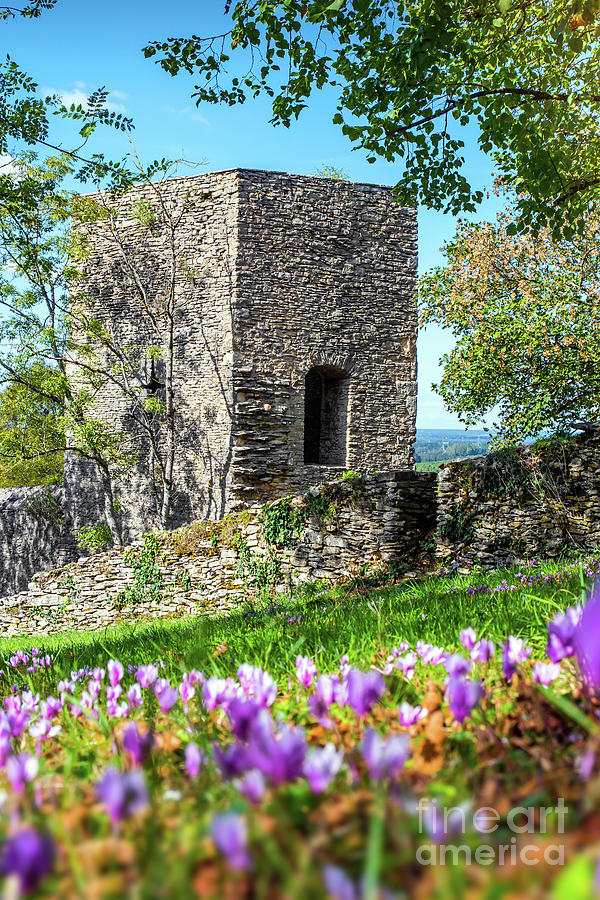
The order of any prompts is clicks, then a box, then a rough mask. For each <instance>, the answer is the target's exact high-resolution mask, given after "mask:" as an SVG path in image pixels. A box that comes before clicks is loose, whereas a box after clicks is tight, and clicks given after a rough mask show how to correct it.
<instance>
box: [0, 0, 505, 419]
mask: <svg viewBox="0 0 600 900" xmlns="http://www.w3.org/2000/svg"><path fill="white" fill-rule="evenodd" d="M223 8H224V2H223V0H198V2H191V0H175V2H172V3H170V4H169V3H165V2H164V0H161V2H158V0H146V2H143V0H121V2H117V0H104V2H103V3H101V4H97V3H90V2H89V0H87V2H86V0H83V2H81V0H79V2H75V0H59V2H58V4H57V6H56V8H55V9H54V10H52V11H50V12H48V13H46V14H44V15H42V17H41V18H40V19H37V20H33V21H24V20H15V21H12V22H11V21H9V22H7V23H5V24H2V25H1V26H0V27H1V28H2V33H3V35H4V48H5V49H6V52H8V53H10V55H11V57H12V58H13V59H15V60H16V61H17V62H18V63H19V65H20V66H21V67H22V68H24V69H25V70H26V71H27V72H28V73H29V74H30V75H31V76H32V77H33V78H34V79H35V80H36V81H37V82H38V84H39V85H40V90H41V91H42V92H44V93H48V92H58V93H61V94H62V95H63V96H64V99H65V100H67V101H68V102H73V101H74V102H78V101H79V100H81V99H83V98H84V97H85V96H86V94H88V93H91V91H92V90H94V89H95V88H97V87H100V86H102V85H104V86H106V87H107V88H108V89H110V91H111V98H110V102H111V104H112V106H113V108H114V109H116V110H118V111H121V112H124V113H126V114H127V115H129V116H132V117H133V119H134V123H135V131H134V133H133V139H134V142H135V146H136V149H137V151H138V153H139V154H140V156H141V157H142V158H143V159H144V160H145V161H149V160H152V159H160V158H162V157H168V158H180V157H183V158H185V159H187V160H191V161H196V162H203V163H204V164H205V170H206V171H211V170H217V169H224V168H231V167H235V166H241V167H248V168H259V169H275V170H282V171H288V172H295V173H298V174H311V173H313V172H314V171H315V169H317V168H319V167H320V166H322V165H323V164H330V165H334V166H336V167H339V168H342V169H344V171H345V172H346V173H347V174H348V175H349V177H350V178H351V179H352V180H353V181H367V182H374V183H381V184H393V183H394V182H395V181H397V180H398V177H399V173H400V168H399V164H398V165H394V164H390V163H386V162H376V163H375V164H373V165H370V164H369V163H367V162H366V160H365V156H366V154H364V153H361V152H360V151H352V149H351V145H350V143H349V142H348V140H347V139H346V138H345V137H344V136H343V135H342V134H341V132H340V130H339V128H338V126H336V125H333V124H332V123H331V117H332V115H333V112H334V110H335V94H333V93H320V94H319V93H317V94H315V95H314V97H313V98H312V99H311V101H310V108H309V109H307V110H306V111H305V113H304V114H303V115H302V116H301V118H300V119H299V121H298V122H297V123H295V124H294V125H293V126H292V127H291V128H289V129H285V128H282V127H279V128H274V127H273V126H271V125H269V124H268V120H269V117H270V108H269V105H268V102H267V101H266V100H263V99H259V100H253V101H248V102H247V103H246V104H245V105H243V106H238V107H235V106H234V107H227V106H212V105H209V104H203V105H201V106H200V107H196V106H195V104H194V101H193V100H192V99H191V96H190V95H191V93H192V90H193V85H194V80H193V78H191V77H189V76H186V75H183V74H180V75H179V76H177V77H176V78H172V77H171V76H169V75H167V74H166V73H165V72H163V70H162V69H160V68H159V67H158V66H157V65H156V64H155V63H153V62H152V61H151V60H146V59H145V58H144V56H143V54H142V52H141V50H142V47H144V46H145V45H146V44H147V43H149V42H150V41H151V40H164V39H166V38H167V37H175V36H189V35H190V34H197V35H200V36H208V35H210V34H218V33H220V32H222V31H225V30H227V27H228V21H229V20H228V19H227V18H226V17H225V16H224V15H223ZM55 134H57V135H59V136H61V135H62V136H65V138H66V135H67V129H66V127H65V125H64V123H62V122H61V121H60V120H57V124H56V132H55ZM463 140H465V141H466V143H467V148H466V154H465V155H466V161H467V166H468V175H469V177H470V179H471V180H472V183H475V184H476V185H477V186H480V187H484V188H485V187H488V188H489V187H491V184H492V167H491V163H490V161H489V160H488V159H487V158H486V157H485V156H484V155H483V154H482V153H481V152H480V151H479V150H478V148H477V145H476V131H475V130H474V129H470V128H469V129H464V130H463ZM68 145H69V146H72V144H68ZM98 149H102V150H103V151H104V152H106V153H107V155H109V156H112V157H113V158H116V157H121V156H122V155H124V153H126V152H127V150H128V144H127V141H126V139H125V138H124V136H122V135H119V134H117V133H111V132H109V131H108V130H103V131H102V135H101V146H98ZM496 208H497V201H495V200H494V199H493V198H492V199H490V200H487V201H484V204H482V207H481V209H480V210H479V212H478V216H477V217H478V218H491V217H492V216H493V215H494V212H495V210H496ZM454 225H455V220H454V219H453V217H452V216H450V215H444V214H443V213H438V212H435V211H430V210H424V209H421V210H420V211H419V269H420V271H425V270H426V269H429V268H431V267H432V266H434V265H436V264H439V263H440V262H441V261H442V257H441V254H440V252H439V250H440V247H441V245H442V244H443V242H444V240H446V239H447V238H449V237H451V235H452V234H453V232H454ZM451 346H452V341H451V338H450V337H449V336H448V335H447V334H446V333H445V332H443V331H442V330H441V329H439V328H430V329H427V331H426V332H424V333H422V334H421V335H420V338H419V407H418V425H419V426H420V427H422V428H452V427H457V428H458V427H462V426H461V424H460V423H459V422H458V420H457V419H456V417H455V416H453V415H451V414H450V413H448V412H447V411H446V410H445V409H444V406H443V403H442V401H441V398H439V397H438V396H437V395H436V394H435V393H434V392H433V391H431V389H430V385H431V383H432V381H435V380H436V379H437V378H439V374H440V370H439V367H438V365H437V361H438V359H439V357H440V356H441V354H442V353H444V352H446V351H447V350H448V349H449V348H450V347H451Z"/></svg>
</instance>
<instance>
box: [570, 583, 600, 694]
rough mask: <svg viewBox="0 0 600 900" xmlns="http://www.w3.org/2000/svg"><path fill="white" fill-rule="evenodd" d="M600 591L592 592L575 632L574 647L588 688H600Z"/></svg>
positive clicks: (594, 689) (595, 689)
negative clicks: (599, 639)
mask: <svg viewBox="0 0 600 900" xmlns="http://www.w3.org/2000/svg"><path fill="white" fill-rule="evenodd" d="M599 634H600V592H599V591H596V593H594V594H592V596H591V597H590V599H589V600H588V602H587V603H586V605H585V606H584V608H583V612H582V614H581V619H580V620H579V622H578V624H577V627H576V628H575V630H574V632H573V649H574V651H575V656H576V658H577V664H578V666H579V669H580V671H581V675H582V677H583V680H584V683H585V685H586V687H587V689H588V690H590V691H592V690H593V691H598V690H600V642H599V641H598V635H599Z"/></svg>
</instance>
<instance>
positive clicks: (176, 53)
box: [144, 0, 600, 233]
mask: <svg viewBox="0 0 600 900" xmlns="http://www.w3.org/2000/svg"><path fill="white" fill-rule="evenodd" d="M225 8H226V12H231V17H232V27H231V30H230V31H228V32H227V33H225V34H221V35H217V36H215V35H213V36H208V37H207V36H204V37H199V36H197V35H192V36H191V37H180V38H171V39H169V40H167V41H164V42H160V41H159V42H154V43H151V44H150V45H149V46H147V47H146V48H145V49H144V53H145V55H146V56H147V57H157V61H158V62H159V63H160V65H161V66H162V67H163V68H164V69H165V70H166V71H167V72H169V73H170V74H171V75H176V74H177V73H178V72H180V71H181V70H184V71H186V72H188V73H191V74H194V75H195V76H197V78H198V79H199V81H198V84H197V85H196V87H195V89H194V94H193V96H194V97H195V99H196V101H197V103H201V102H203V101H209V102H213V103H216V102H225V103H229V104H235V103H241V102H243V101H244V100H246V98H247V97H255V96H257V95H258V94H260V93H266V94H268V95H269V96H270V97H271V98H272V107H273V118H272V121H273V122H274V123H276V124H277V123H282V124H283V125H286V126H287V125H289V124H290V122H291V121H292V120H293V119H294V118H297V117H298V115H299V114H300V113H301V111H302V110H303V109H304V108H305V107H306V106H307V105H308V103H309V100H310V96H311V94H312V92H313V91H314V90H315V89H319V88H323V87H325V86H327V85H330V86H333V87H334V88H335V89H336V90H337V92H338V96H339V100H338V104H337V110H336V112H335V115H334V116H333V121H334V122H336V123H338V124H339V125H341V127H342V131H343V132H344V134H345V135H347V137H348V138H350V140H351V141H352V142H353V143H354V144H355V146H356V147H360V148H362V149H364V150H366V151H367V153H368V157H367V158H368V159H369V161H371V162H373V161H374V160H375V159H376V157H377V156H381V157H383V158H384V159H386V160H389V161H392V160H396V159H402V160H403V161H404V171H403V174H402V177H401V179H400V181H399V183H398V185H397V193H398V197H399V198H400V199H401V200H402V201H404V202H415V201H418V202H422V203H424V204H426V205H427V206H429V207H432V208H435V209H444V210H446V211H451V212H453V213H458V212H460V211H469V210H471V211H472V210H474V209H475V207H476V205H477V203H478V202H479V201H480V200H481V199H482V194H481V192H480V191H479V190H477V189H475V188H473V187H472V186H471V184H470V183H469V175H468V173H467V174H465V169H464V141H463V140H462V139H461V137H460V134H461V132H460V130H459V129H458V128H457V127H456V126H457V125H461V126H464V125H467V124H468V123H470V122H473V123H476V124H477V125H478V126H479V132H480V136H479V145H480V147H481V148H482V149H483V150H484V151H485V152H486V153H488V154H491V156H492V157H493V158H494V160H495V164H496V166H497V169H498V172H499V173H501V175H502V176H503V177H504V179H505V180H506V182H507V183H508V184H509V185H511V186H512V187H513V188H514V189H516V192H517V193H519V194H521V193H522V194H523V196H522V197H521V199H520V200H519V203H518V204H517V217H516V221H515V225H516V227H519V228H521V227H525V226H526V225H531V224H532V223H533V225H534V227H539V226H541V225H546V224H548V223H550V224H551V225H553V226H558V225H559V223H561V222H562V221H563V220H564V219H566V220H568V221H570V222H573V221H577V220H580V219H581V216H582V214H583V211H584V209H585V206H586V204H587V203H588V202H589V200H590V199H591V198H593V197H595V196H597V195H598V193H599V191H600V132H599V128H598V117H599V110H600V53H599V51H600V46H599V40H598V39H599V35H600V19H599V17H598V11H599V8H600V0H334V2H331V0H259V2H257V0H239V2H237V3H235V4H234V5H233V6H232V4H231V0H227V2H226V5H225ZM244 52H245V53H246V56H247V63H246V61H244V60H243V59H241V58H240V59H239V60H238V56H240V57H242V56H243V54H244ZM240 73H245V74H240ZM565 213H567V216H565V215H564V214H565ZM581 227H583V226H581ZM570 228H571V225H570V224H567V233H569V230H570Z"/></svg>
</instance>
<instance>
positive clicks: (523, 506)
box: [437, 428, 600, 572]
mask: <svg viewBox="0 0 600 900" xmlns="http://www.w3.org/2000/svg"><path fill="white" fill-rule="evenodd" d="M599 547H600V429H598V428H595V429H594V430H593V431H591V432H589V433H588V434H586V435H580V436H579V437H577V438H574V439H573V440H572V441H570V442H569V443H567V444H561V443H555V444H552V443H550V444H546V445H545V444H543V443H542V444H541V445H540V446H539V447H536V446H532V447H521V448H518V449H517V450H514V451H508V452H504V453H499V454H492V455H490V456H487V457H480V458H476V459H464V460H454V461H452V462H449V463H444V464H443V465H442V467H441V469H440V473H439V487H438V544H437V556H438V558H439V560H440V561H442V562H444V563H446V564H451V565H454V566H456V567H458V568H459V569H460V570H461V571H463V572H468V571H470V569H471V568H472V567H473V566H474V565H482V566H485V567H490V568H492V567H493V568H499V567H502V566H507V565H512V564H514V563H521V562H524V561H526V560H530V559H533V558H535V557H537V558H541V559H550V558H556V557H558V556H560V555H561V554H564V553H565V552H566V551H568V550H570V549H572V550H576V551H583V552H590V553H594V552H597V551H598V548H599Z"/></svg>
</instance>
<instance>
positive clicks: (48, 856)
mask: <svg viewBox="0 0 600 900" xmlns="http://www.w3.org/2000/svg"><path fill="white" fill-rule="evenodd" d="M54 855H55V851H54V843H53V841H52V839H51V838H50V837H49V836H48V835H45V834H39V833H38V832H37V831H34V829H33V828H24V829H23V830H22V831H19V832H18V833H17V834H14V835H13V836H12V837H9V838H8V840H7V841H6V843H5V844H4V846H3V848H2V856H1V858H0V872H1V873H2V875H6V876H8V875H15V876H16V877H17V879H18V881H19V888H20V891H21V892H22V893H23V894H28V893H31V892H32V891H35V889H36V888H37V887H38V885H39V884H40V883H41V882H42V881H43V880H44V878H45V877H46V876H47V875H49V873H50V871H51V869H52V864H53V862H54Z"/></svg>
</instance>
